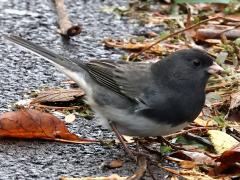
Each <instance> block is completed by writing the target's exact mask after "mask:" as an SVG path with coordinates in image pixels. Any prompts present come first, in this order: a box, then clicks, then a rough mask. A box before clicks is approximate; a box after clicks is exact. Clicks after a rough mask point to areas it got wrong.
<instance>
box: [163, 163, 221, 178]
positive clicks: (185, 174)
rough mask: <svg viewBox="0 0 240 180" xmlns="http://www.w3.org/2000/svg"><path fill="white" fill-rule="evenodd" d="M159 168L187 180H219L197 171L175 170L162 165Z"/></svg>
mask: <svg viewBox="0 0 240 180" xmlns="http://www.w3.org/2000/svg"><path fill="white" fill-rule="evenodd" d="M159 167H160V168H162V169H164V170H166V171H168V172H170V173H173V174H176V175H178V176H182V177H184V178H185V179H187V180H197V179H199V180H216V179H218V178H212V177H210V176H208V175H206V174H203V173H201V172H198V171H196V170H195V169H192V170H175V169H171V168H167V167H163V166H160V165H159ZM219 179H220V178H219Z"/></svg>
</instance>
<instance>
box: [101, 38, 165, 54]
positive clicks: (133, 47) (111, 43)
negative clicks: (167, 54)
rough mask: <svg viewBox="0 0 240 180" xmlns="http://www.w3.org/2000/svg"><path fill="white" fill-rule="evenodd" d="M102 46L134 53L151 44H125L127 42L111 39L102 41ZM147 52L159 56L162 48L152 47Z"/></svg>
mask: <svg viewBox="0 0 240 180" xmlns="http://www.w3.org/2000/svg"><path fill="white" fill-rule="evenodd" d="M103 43H104V45H105V46H106V47H109V48H120V49H125V50H134V51H141V50H143V49H145V48H147V47H148V46H150V45H151V44H152V42H134V43H133V42H130V41H129V42H127V41H118V40H113V39H105V40H104V41H103ZM147 51H148V52H149V51H150V52H152V53H157V54H161V53H162V52H163V51H164V48H163V47H162V46H161V45H160V44H157V45H155V46H153V47H152V48H151V49H150V50H147Z"/></svg>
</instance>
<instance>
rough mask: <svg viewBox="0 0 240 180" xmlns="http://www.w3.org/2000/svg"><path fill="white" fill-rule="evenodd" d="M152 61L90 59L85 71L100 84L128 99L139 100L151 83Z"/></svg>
mask: <svg viewBox="0 0 240 180" xmlns="http://www.w3.org/2000/svg"><path fill="white" fill-rule="evenodd" d="M151 65H152V63H133V62H125V61H98V60H96V61H90V62H88V63H87V64H86V66H87V71H88V72H89V74H90V75H91V76H92V77H93V79H94V80H96V81H97V82H98V83H99V84H101V85H102V86H105V87H107V88H109V89H111V90H112V91H114V92H116V93H119V94H121V95H124V96H127V97H128V98H130V99H134V100H139V99H141V96H142V94H143V93H144V92H145V90H146V89H147V88H148V87H149V86H150V85H151V81H152V79H151V70H150V68H151Z"/></svg>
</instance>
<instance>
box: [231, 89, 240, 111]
mask: <svg viewBox="0 0 240 180" xmlns="http://www.w3.org/2000/svg"><path fill="white" fill-rule="evenodd" d="M238 107H240V92H237V93H234V94H232V95H231V103H230V107H229V110H233V109H235V108H238Z"/></svg>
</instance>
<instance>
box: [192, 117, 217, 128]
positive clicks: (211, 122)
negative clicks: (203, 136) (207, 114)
mask: <svg viewBox="0 0 240 180" xmlns="http://www.w3.org/2000/svg"><path fill="white" fill-rule="evenodd" d="M194 122H195V123H196V124H197V125H199V126H203V127H205V126H206V127H208V126H217V125H218V124H217V123H216V122H215V121H214V120H212V119H208V120H203V119H202V118H200V117H197V118H196V119H195V120H194Z"/></svg>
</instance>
